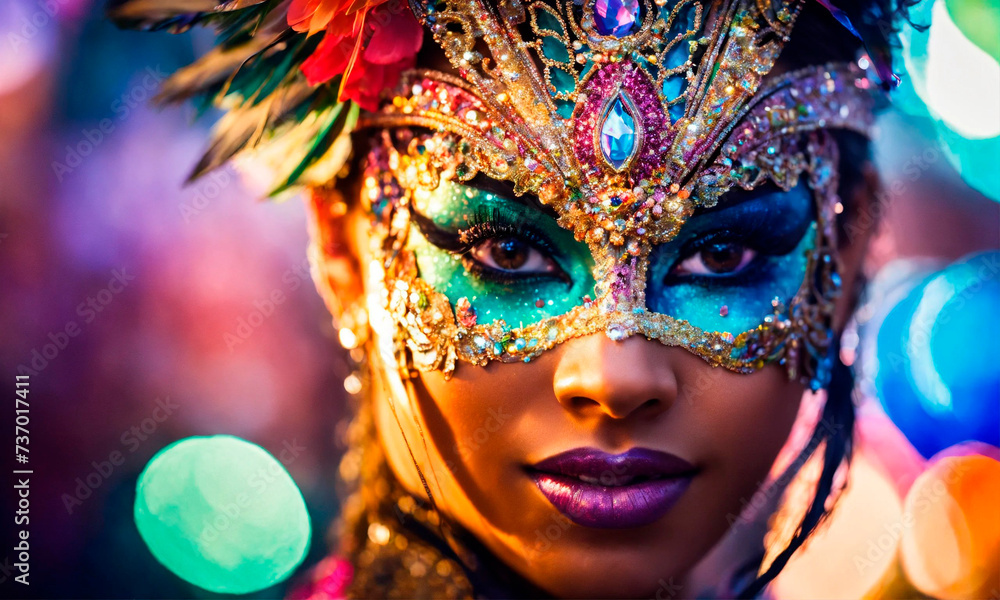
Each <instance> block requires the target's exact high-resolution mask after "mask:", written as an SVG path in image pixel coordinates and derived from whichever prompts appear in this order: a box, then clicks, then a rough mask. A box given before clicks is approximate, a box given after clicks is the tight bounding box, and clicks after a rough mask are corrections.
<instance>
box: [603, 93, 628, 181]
mask: <svg viewBox="0 0 1000 600" xmlns="http://www.w3.org/2000/svg"><path fill="white" fill-rule="evenodd" d="M600 131H601V154H603V155H604V159H605V160H607V161H608V162H609V163H610V164H611V166H613V167H614V168H616V169H620V168H621V167H622V165H624V164H625V163H626V162H628V159H629V158H631V156H632V154H633V153H634V152H635V145H636V135H635V118H634V117H633V116H632V114H631V113H629V111H628V108H626V107H625V103H624V102H622V98H621V96H619V97H617V98H615V101H614V103H613V104H612V105H611V108H609V109H608V111H607V112H606V113H605V114H604V120H603V121H602V122H601V129H600Z"/></svg>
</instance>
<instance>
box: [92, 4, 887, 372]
mask: <svg viewBox="0 0 1000 600" xmlns="http://www.w3.org/2000/svg"><path fill="white" fill-rule="evenodd" d="M805 1H806V0H721V1H714V2H713V1H711V0H655V1H654V0H499V1H497V2H489V3H487V2H484V1H483V0H437V1H431V0H411V1H410V3H409V5H407V4H405V3H404V2H402V0H388V1H385V0H289V1H287V2H278V1H277V0H230V1H229V2H222V3H219V2H217V1H216V0H204V2H190V1H184V2H174V1H165V2H162V3H158V4H157V5H156V7H155V8H154V7H151V5H149V3H146V2H143V1H141V0H116V1H115V2H113V6H112V9H111V10H112V14H113V16H115V17H116V18H117V20H118V21H119V23H124V24H126V25H128V26H131V27H144V28H150V29H154V28H169V29H172V30H175V31H176V30H184V29H187V28H188V27H190V26H191V25H192V24H195V23H214V24H216V25H218V26H219V28H220V29H221V30H222V42H221V44H220V46H219V47H218V48H217V49H216V50H214V51H213V52H212V53H211V54H210V55H208V56H206V57H204V58H203V59H202V60H201V61H199V62H198V63H195V64H194V65H192V66H191V67H188V68H186V69H184V70H182V71H181V72H179V73H178V74H177V75H175V77H174V78H172V79H171V80H170V81H169V82H168V84H167V86H166V88H165V90H164V93H163V96H164V97H165V98H166V99H168V100H169V99H177V98H185V97H192V96H203V97H206V98H208V99H211V100H214V101H215V102H216V103H217V104H219V105H221V106H223V107H225V108H227V109H228V110H229V112H228V113H227V115H226V117H224V118H223V120H222V121H221V122H220V126H219V128H218V129H217V132H216V137H215V140H214V141H213V144H212V147H211V149H210V151H209V153H208V154H207V155H206V157H205V158H204V159H203V160H202V161H201V163H199V165H198V168H197V170H196V174H197V173H201V172H204V171H205V170H208V169H210V168H213V167H215V166H217V165H219V164H221V163H222V162H223V161H225V160H226V159H228V158H229V157H230V156H233V155H234V154H236V153H246V152H248V151H249V152H252V153H257V154H265V155H270V156H271V157H273V158H277V159H278V161H277V162H278V164H279V168H278V171H277V173H278V179H277V182H276V185H275V188H274V191H275V192H280V191H283V190H285V189H288V188H289V187H290V186H293V185H302V184H305V185H308V186H317V187H318V188H319V189H322V188H323V187H325V186H326V185H327V184H328V183H329V182H331V180H333V179H334V177H335V175H336V174H337V173H338V172H339V171H340V170H341V167H342V165H343V164H344V161H345V160H346V159H347V157H348V156H349V154H350V152H351V146H350V139H349V137H348V136H347V134H348V133H349V132H350V131H351V130H352V129H356V128H360V129H364V128H368V129H370V130H372V131H373V136H374V138H375V140H376V143H375V144H374V147H373V149H372V151H371V152H370V154H369V156H368V157H367V159H366V160H365V162H364V165H365V166H364V178H363V179H364V185H363V190H362V200H363V201H364V202H365V203H366V205H367V206H368V208H369V209H370V211H371V213H372V215H373V221H372V223H373V233H374V236H373V238H374V243H373V250H374V261H373V264H372V265H371V267H372V268H371V269H370V272H371V277H370V282H369V283H370V285H369V291H370V296H369V299H368V312H369V314H370V315H371V319H372V321H371V322H372V325H373V329H375V331H376V332H377V333H378V335H379V339H380V341H381V342H382V343H383V345H384V346H385V348H384V350H385V351H386V352H384V354H392V355H393V356H394V359H395V360H397V361H399V363H400V365H401V366H404V367H409V366H413V367H416V368H418V369H440V370H443V371H444V372H445V373H450V372H451V371H452V370H453V369H454V368H455V366H456V363H457V361H458V360H463V361H466V362H469V363H473V364H479V365H484V364H487V363H488V362H490V361H503V362H513V361H528V360H531V359H532V358H534V357H536V356H538V355H539V354H540V353H541V352H543V351H545V350H546V349H549V348H552V347H553V346H555V345H556V344H559V343H561V342H563V341H565V340H568V339H571V338H574V337H578V336H582V335H588V334H594V333H600V332H603V333H605V334H606V335H608V336H609V337H611V338H612V339H615V340H621V339H624V338H626V337H628V336H633V335H644V336H645V337H647V338H649V339H654V340H659V341H660V342H662V343H664V344H667V345H676V346H682V347H684V348H686V349H688V350H690V351H691V352H693V353H695V354H697V355H698V356H701V357H702V358H704V359H705V360H706V361H708V362H709V363H710V364H712V365H715V366H724V367H726V368H728V369H731V370H734V371H738V372H751V371H754V370H757V369H759V368H761V367H762V366H764V365H765V364H767V363H769V362H774V361H778V362H781V363H783V364H784V365H785V366H786V367H787V368H788V371H789V374H790V376H791V377H793V378H796V379H802V380H804V381H810V382H811V383H812V385H813V386H819V385H822V384H823V383H824V381H825V380H826V377H827V373H826V365H827V362H828V359H829V358H830V357H829V350H830V346H831V336H832V332H831V321H832V315H833V303H834V300H835V298H836V296H837V293H838V290H839V279H838V276H837V267H836V262H837V255H836V235H835V231H834V226H835V214H836V212H837V211H838V206H839V204H838V198H837V183H838V177H837V173H838V157H837V145H836V143H835V142H834V140H833V138H832V136H831V134H830V130H833V129H848V130H852V131H855V132H858V133H861V134H866V133H867V132H868V130H869V128H870V127H871V125H872V119H873V117H872V109H873V106H874V103H875V96H874V91H875V90H874V88H875V86H874V85H873V84H872V82H871V81H870V80H869V79H868V78H867V77H866V76H865V74H864V73H863V72H862V71H861V70H860V69H859V68H858V67H857V66H855V65H854V64H853V63H843V64H828V65H823V66H815V67H811V68H807V69H804V70H800V71H795V72H787V73H780V74H778V73H775V72H773V67H774V65H775V61H776V59H777V57H778V55H779V53H780V52H781V50H782V47H783V45H784V44H785V42H786V41H787V40H788V38H789V36H790V34H791V31H792V28H793V27H794V24H795V21H796V19H797V17H798V14H799V12H800V10H801V8H802V7H803V5H804V3H805ZM820 3H821V4H823V5H824V6H826V7H827V8H828V9H830V11H831V12H832V13H833V15H834V16H835V17H836V18H837V19H838V20H840V21H841V22H844V23H845V24H847V25H848V27H849V28H851V29H852V31H853V28H852V27H851V26H850V19H849V18H848V16H847V15H845V14H843V13H841V12H840V11H838V10H837V9H836V8H835V7H834V6H833V5H832V4H830V3H829V2H827V1H825V0H820ZM425 30H429V31H430V33H431V35H432V37H433V39H434V41H435V42H436V43H437V44H438V45H440V47H441V48H442V49H443V51H444V53H445V55H446V56H447V59H448V61H449V62H450V63H451V66H452V67H453V70H454V72H456V73H452V74H446V73H443V72H439V71H429V70H413V67H414V66H415V65H416V53H417V51H418V49H419V48H420V46H421V41H422V38H423V32H424V31H425ZM872 59H873V62H875V63H877V64H876V66H877V67H878V66H879V63H880V61H879V60H877V57H872ZM890 76H891V73H889V74H888V75H887V72H886V71H885V69H880V78H881V79H882V80H888V79H889V78H890ZM397 83H398V85H397ZM386 89H394V90H395V91H396V93H395V95H389V96H388V97H387V96H386V95H385V94H384V91H385V90H386ZM359 108H360V109H364V110H359ZM477 176H480V177H479V180H481V179H482V178H483V177H487V178H490V179H493V180H504V181H508V182H510V184H511V186H512V189H513V193H514V195H515V196H517V198H509V199H507V200H509V202H508V204H510V203H514V202H518V203H520V204H524V205H528V206H531V207H532V210H534V211H535V212H536V214H548V215H551V216H552V217H554V218H555V220H556V221H557V223H558V225H559V226H561V227H562V228H563V229H564V230H566V231H568V232H571V236H572V238H575V240H576V244H578V245H579V246H580V248H583V250H582V252H583V254H586V259H587V261H589V263H590V267H589V272H588V273H586V276H585V277H583V278H582V279H585V280H586V281H583V282H581V281H576V282H575V283H572V282H571V283H572V284H571V285H567V287H566V288H565V289H564V290H563V291H561V292H558V293H553V292H552V288H547V290H545V291H544V293H542V291H539V293H538V294H537V296H536V297H531V298H513V299H509V298H508V299H505V301H507V302H508V305H510V303H511V302H515V301H516V302H518V303H519V304H518V306H519V307H520V308H519V310H518V311H516V314H514V313H512V312H510V311H505V310H502V308H503V306H502V304H503V303H502V302H498V299H497V297H496V296H497V294H495V293H493V292H489V293H488V292H487V291H486V290H484V289H479V290H478V293H477V291H476V290H475V289H473V292H472V293H464V294H459V293H457V292H456V289H457V288H456V287H455V286H450V285H449V282H448V276H447V269H444V270H443V272H444V273H445V275H440V276H438V277H436V278H435V277H432V276H431V271H433V270H434V269H435V268H437V267H439V266H440V265H441V264H442V263H448V261H453V262H454V264H455V265H459V266H460V265H461V264H462V263H461V261H462V260H465V257H463V256H460V254H461V253H462V252H465V251H467V248H466V250H465V251H457V250H456V251H454V252H453V256H450V257H444V256H430V255H428V254H427V253H426V252H424V251H423V250H422V249H421V248H425V247H426V243H427V241H428V239H429V237H433V233H432V232H431V231H429V230H428V227H427V225H428V223H432V220H429V219H428V218H427V217H428V211H429V209H432V208H434V207H435V206H438V205H439V204H440V200H441V197H442V195H448V194H451V195H455V194H461V193H469V192H468V188H467V186H465V185H463V184H464V183H471V184H472V185H475V182H476V181H477ZM765 186H773V187H775V188H779V189H780V190H784V191H785V192H790V191H794V190H797V191H798V192H799V193H805V194H811V200H812V202H811V205H812V212H813V214H812V215H811V220H810V223H811V225H810V228H809V230H808V232H807V233H805V234H803V235H802V236H801V241H800V242H799V243H798V245H796V246H795V247H794V248H792V249H790V250H788V251H787V253H786V254H783V255H782V256H783V257H784V258H782V260H783V261H784V262H782V263H781V264H777V263H775V265H774V266H773V268H774V270H775V272H776V273H777V272H779V271H780V272H782V273H797V274H798V275H801V277H799V276H798V275H796V279H795V280H794V281H784V282H783V284H782V285H780V286H778V285H776V286H775V287H774V289H770V288H762V289H760V290H757V291H756V292H755V293H756V296H755V298H754V300H753V301H752V302H750V301H743V299H738V298H734V299H733V302H727V301H726V300H725V297H724V294H722V293H717V294H715V295H714V296H713V295H712V294H709V293H705V294H703V295H702V296H699V298H701V299H700V300H699V301H698V302H697V303H692V302H690V301H689V302H687V304H686V305H685V303H684V302H682V301H681V300H679V299H678V296H679V295H683V294H687V295H688V297H690V298H693V297H695V296H696V295H697V294H696V293H695V292H696V291H697V290H696V289H695V288H697V289H698V290H702V291H704V290H708V289H709V288H710V287H711V286H710V284H709V283H706V282H704V281H702V282H701V283H690V284H687V287H676V288H674V292H670V291H669V290H667V291H664V288H665V287H667V288H669V287H670V285H671V284H670V283H669V276H666V277H665V276H664V273H663V269H662V264H661V263H663V261H664V256H666V257H667V258H670V256H672V255H671V253H674V254H676V251H677V249H676V248H674V247H673V246H674V245H676V244H678V243H679V240H681V238H683V236H684V231H686V230H687V229H690V228H691V227H693V226H694V225H693V224H695V223H697V222H698V221H699V219H701V220H704V219H705V218H708V219H709V220H710V219H711V217H709V216H707V215H709V214H710V213H712V211H713V210H717V209H718V208H719V207H724V206H726V205H727V203H728V202H729V200H728V198H730V197H731V196H732V195H733V194H734V193H735V192H734V190H752V189H755V188H760V189H764V188H765ZM463 190H464V191H463ZM451 206H452V208H451V209H450V210H452V211H453V212H455V211H457V212H461V211H462V208H461V202H459V203H458V206H459V207H458V208H457V209H456V208H455V206H456V204H455V203H454V202H453V203H451ZM465 207H466V209H468V211H470V212H471V211H474V210H477V209H475V207H473V206H471V204H468V203H467V204H466V205H465ZM772 208H773V207H772ZM479 209H482V207H479ZM492 210H494V211H495V210H497V206H496V205H495V204H494V205H493V209H492ZM431 212H433V211H431ZM466 225H468V223H466ZM698 227H701V225H698ZM431 229H433V227H432V228H431ZM468 229H469V227H465V228H464V229H463V227H458V231H454V232H451V233H453V234H455V235H454V237H455V239H458V240H459V242H462V241H463V240H465V239H466V238H467V237H469V235H470V234H469V231H468ZM432 241H433V240H432ZM459 246H461V244H456V248H457V247H459ZM674 258H676V256H674ZM449 264H450V263H449ZM446 266H447V265H446ZM457 272H458V271H454V270H453V271H452V272H451V273H452V277H454V276H455V275H454V274H455V273H457ZM775 277H777V275H776V276H775ZM785 279H786V280H787V279H788V278H787V277H786V278H785ZM698 286H701V287H700V288H698ZM539 290H540V288H539ZM651 290H653V291H654V292H655V293H651ZM522 291H523V290H522ZM529 291H531V290H529ZM525 293H527V292H525ZM522 295H523V294H522ZM511 296H512V297H513V296H514V294H511ZM554 296H558V297H554ZM654 296H655V297H656V298H655V299H654ZM693 304H696V305H697V306H698V307H699V309H698V310H691V309H690V306H691V305H693ZM685 306H687V307H688V308H685ZM705 307H708V310H705ZM515 317H516V318H515Z"/></svg>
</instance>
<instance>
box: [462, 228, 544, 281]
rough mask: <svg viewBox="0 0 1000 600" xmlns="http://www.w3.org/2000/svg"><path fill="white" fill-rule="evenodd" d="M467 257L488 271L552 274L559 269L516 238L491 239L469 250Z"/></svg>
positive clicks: (538, 252)
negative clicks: (488, 269)
mask: <svg viewBox="0 0 1000 600" xmlns="http://www.w3.org/2000/svg"><path fill="white" fill-rule="evenodd" d="M469 256H471V257H472V258H473V259H475V260H476V261H477V262H479V263H480V264H482V265H483V266H485V267H488V268H490V269H495V270H497V271H504V272H506V273H524V274H530V273H554V272H556V271H558V270H559V267H558V266H557V265H556V264H555V262H554V261H553V260H552V259H551V258H549V257H548V256H546V255H544V254H542V252H541V251H540V250H538V249H537V248H535V247H534V246H532V245H531V244H529V243H527V242H525V241H523V240H519V239H517V238H512V237H506V238H491V239H488V240H484V241H482V242H480V243H478V244H476V245H475V246H473V247H472V248H471V249H470V250H469Z"/></svg>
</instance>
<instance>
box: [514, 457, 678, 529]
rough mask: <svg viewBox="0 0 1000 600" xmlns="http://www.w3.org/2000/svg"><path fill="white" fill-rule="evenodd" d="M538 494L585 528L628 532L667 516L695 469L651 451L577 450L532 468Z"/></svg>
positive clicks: (676, 459) (531, 471) (531, 472)
mask: <svg viewBox="0 0 1000 600" xmlns="http://www.w3.org/2000/svg"><path fill="white" fill-rule="evenodd" d="M529 472H530V474H531V477H532V478H533V479H534V481H535V485H537V486H538V489H539V490H540V491H541V492H542V494H544V495H545V497H546V498H548V500H549V502H551V503H552V505H553V506H555V507H556V508H557V509H559V512H561V513H563V514H564V515H566V516H567V517H569V519H570V520H571V521H573V522H574V523H577V524H579V525H583V526H585V527H596V528H601V529H622V528H626V527H639V526H641V525H648V524H650V523H652V522H653V521H656V520H657V519H659V518H660V517H662V516H663V515H664V514H665V513H666V512H667V511H668V510H670V507H672V506H673V505H674V504H675V503H676V502H677V500H678V499H680V497H681V495H682V494H683V493H684V491H685V490H686V489H687V487H688V485H689V484H690V483H691V478H692V477H693V476H694V475H695V473H696V469H695V467H694V465H692V464H691V463H689V462H687V461H686V460H684V459H682V458H679V457H677V456H674V455H673V454H667V453H665V452H659V451H657V450H649V449H647V448H632V449H631V450H628V451H626V452H623V453H621V454H608V453H606V452H602V451H600V450H597V449H596V448H576V449H574V450H569V451H567V452H563V453H560V454H557V455H555V456H552V457H550V458H547V459H545V460H543V461H541V462H540V463H538V464H536V465H534V466H532V467H530V469H529Z"/></svg>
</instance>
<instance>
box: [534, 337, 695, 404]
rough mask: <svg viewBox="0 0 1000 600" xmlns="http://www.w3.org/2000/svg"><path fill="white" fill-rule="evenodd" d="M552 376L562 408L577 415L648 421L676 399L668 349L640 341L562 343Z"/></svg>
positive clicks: (584, 339) (588, 339)
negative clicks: (647, 419)
mask: <svg viewBox="0 0 1000 600" xmlns="http://www.w3.org/2000/svg"><path fill="white" fill-rule="evenodd" d="M564 346H565V348H564V351H563V352H562V353H561V356H560V358H559V365H558V366H557V368H556V372H555V376H554V377H553V386H554V388H555V394H556V398H558V400H559V402H560V404H562V405H563V407H565V408H566V410H568V411H571V412H573V413H575V414H577V415H579V416H583V417H586V416H595V415H600V414H603V415H606V416H608V417H611V418H613V419H625V418H627V417H629V416H635V417H636V418H650V417H653V416H655V415H658V414H659V413H661V412H663V411H665V410H667V409H668V408H670V406H671V405H673V403H674V401H675V400H676V398H677V378H676V376H675V374H674V366H673V365H672V364H671V362H670V360H669V355H670V354H671V353H669V352H664V350H667V348H666V347H664V346H661V345H660V344H659V343H658V342H651V341H649V340H646V339H645V338H643V337H641V336H632V337H630V338H627V339H625V340H623V341H617V342H616V341H613V340H611V339H610V338H608V337H607V336H606V335H604V334H594V335H588V336H585V337H582V338H577V339H574V340H570V341H568V342H566V343H565V344H564Z"/></svg>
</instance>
